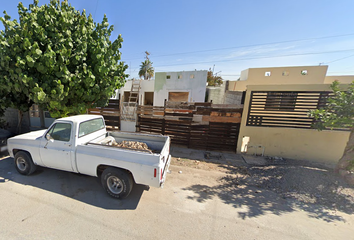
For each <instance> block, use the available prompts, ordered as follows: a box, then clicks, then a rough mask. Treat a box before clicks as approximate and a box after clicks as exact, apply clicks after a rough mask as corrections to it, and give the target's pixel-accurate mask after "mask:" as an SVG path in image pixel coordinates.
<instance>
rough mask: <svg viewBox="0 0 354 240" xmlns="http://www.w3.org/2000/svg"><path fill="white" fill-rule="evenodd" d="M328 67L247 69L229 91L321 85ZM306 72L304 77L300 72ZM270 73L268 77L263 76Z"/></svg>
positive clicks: (230, 86)
mask: <svg viewBox="0 0 354 240" xmlns="http://www.w3.org/2000/svg"><path fill="white" fill-rule="evenodd" d="M327 69H328V66H299V67H270V68H249V69H246V70H243V71H242V72H241V76H240V81H234V82H232V83H231V82H230V85H229V90H230V91H245V90H246V87H247V85H268V84H269V85H274V84H281V85H283V84H323V83H324V80H325V77H326V73H327ZM303 70H306V71H307V74H306V75H303V74H302V73H301V72H302V71H303ZM266 72H270V76H265V73H266Z"/></svg>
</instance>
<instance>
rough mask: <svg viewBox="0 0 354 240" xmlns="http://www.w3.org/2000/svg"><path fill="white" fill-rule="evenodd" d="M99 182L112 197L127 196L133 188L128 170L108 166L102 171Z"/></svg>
mask: <svg viewBox="0 0 354 240" xmlns="http://www.w3.org/2000/svg"><path fill="white" fill-rule="evenodd" d="M101 183H102V186H103V188H104V189H105V190H106V191H107V193H108V194H109V195H110V196H112V197H114V198H126V197H128V195H129V194H130V192H131V191H132V188H133V178H132V176H131V175H130V174H129V173H128V172H126V171H124V170H121V169H116V168H110V167H109V168H106V169H105V170H104V171H103V173H102V175H101Z"/></svg>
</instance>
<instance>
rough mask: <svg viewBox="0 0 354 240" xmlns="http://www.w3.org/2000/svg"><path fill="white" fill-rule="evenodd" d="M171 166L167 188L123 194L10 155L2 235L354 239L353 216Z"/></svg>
mask: <svg viewBox="0 0 354 240" xmlns="http://www.w3.org/2000/svg"><path fill="white" fill-rule="evenodd" d="M170 169H171V174H169V175H168V177H167V182H166V184H165V187H164V188H163V189H156V188H151V189H150V190H148V191H147V190H146V188H144V186H139V185H137V186H135V188H134V189H133V192H132V194H131V195H130V196H129V197H128V198H127V199H125V200H123V201H121V200H115V199H112V198H110V197H108V196H107V195H106V194H105V192H104V191H103V190H102V188H101V186H100V184H99V181H98V180H97V179H96V178H92V177H88V176H82V175H77V174H73V173H68V172H61V171H56V170H52V169H45V168H43V169H40V170H39V171H37V172H36V173H35V174H34V175H32V176H27V177H26V176H22V175H19V174H18V173H17V172H16V171H15V167H14V165H13V160H12V159H11V158H9V157H4V158H2V159H1V160H0V213H1V214H0V216H1V218H0V239H113V238H114V239H117V238H119V239H350V238H351V237H352V239H354V237H353V229H354V218H353V216H350V215H346V214H344V213H340V212H337V213H333V212H331V213H327V212H326V211H325V210H323V209H321V208H320V207H318V208H317V207H316V206H314V207H308V208H302V209H296V208H294V207H292V205H291V203H290V202H288V201H287V200H281V199H277V196H276V195H275V194H274V193H272V192H267V191H263V192H257V190H256V189H244V192H243V193H244V194H247V197H246V198H243V196H240V195H238V193H237V192H235V191H233V190H232V188H234V184H233V180H234V179H233V178H232V176H229V177H227V176H226V174H225V173H222V172H219V171H206V170H198V169H193V168H188V167H183V166H171V168H170ZM179 171H182V173H179ZM245 196H246V195H245ZM245 199H247V201H246V200H245ZM304 209H307V210H304Z"/></svg>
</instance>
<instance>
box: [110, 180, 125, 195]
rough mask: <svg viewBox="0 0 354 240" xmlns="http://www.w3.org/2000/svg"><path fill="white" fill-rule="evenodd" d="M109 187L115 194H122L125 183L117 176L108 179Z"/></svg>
mask: <svg viewBox="0 0 354 240" xmlns="http://www.w3.org/2000/svg"><path fill="white" fill-rule="evenodd" d="M107 186H108V189H109V191H111V192H112V193H113V194H120V193H121V192H122V191H123V182H122V180H120V179H119V178H117V177H116V176H110V177H109V178H107Z"/></svg>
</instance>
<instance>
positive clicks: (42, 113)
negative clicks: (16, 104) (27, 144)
mask: <svg viewBox="0 0 354 240" xmlns="http://www.w3.org/2000/svg"><path fill="white" fill-rule="evenodd" d="M38 112H39V120H40V123H41V128H42V129H45V117H44V111H43V109H42V108H40V107H38Z"/></svg>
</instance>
